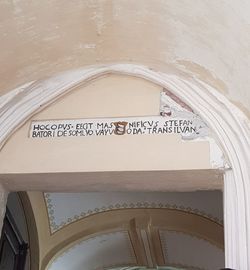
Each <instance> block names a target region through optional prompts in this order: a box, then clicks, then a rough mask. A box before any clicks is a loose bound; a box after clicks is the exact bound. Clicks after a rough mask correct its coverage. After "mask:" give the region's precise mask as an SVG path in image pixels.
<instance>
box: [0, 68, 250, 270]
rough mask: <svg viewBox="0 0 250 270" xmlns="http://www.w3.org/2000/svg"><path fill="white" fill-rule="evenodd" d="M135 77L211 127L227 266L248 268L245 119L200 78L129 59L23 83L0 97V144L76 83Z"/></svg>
mask: <svg viewBox="0 0 250 270" xmlns="http://www.w3.org/2000/svg"><path fill="white" fill-rule="evenodd" d="M110 73H117V74H125V75H129V76H135V77H140V78H143V79H146V80H148V81H151V82H153V83H155V84H158V85H161V86H162V87H164V88H166V89H168V90H169V91H171V92H172V93H173V94H174V95H176V96H177V97H179V98H180V99H181V100H182V101H184V102H185V103H186V104H187V105H188V106H190V107H191V108H192V109H193V110H194V111H195V112H196V113H197V114H198V115H200V117H201V118H202V119H203V120H204V121H205V122H206V123H207V125H208V126H209V127H210V128H211V130H212V131H213V135H214V137H215V139H216V140H217V143H218V144H219V145H220V146H221V147H222V149H223V151H224V153H225V154H226V155H227V157H228V161H229V163H230V165H231V168H232V169H230V170H229V169H228V170H227V171H225V186H224V193H225V196H224V197H225V206H224V213H225V244H226V245H225V253H226V267H231V268H234V269H237V270H247V269H250V195H249V190H250V170H249V164H250V124H249V119H248V118H247V117H246V116H245V115H244V114H243V113H242V112H241V111H240V110H239V109H238V108H237V107H236V106H234V105H233V104H232V103H231V102H230V101H229V100H227V99H226V97H225V96H223V95H222V94H220V93H219V92H218V91H217V90H215V89H214V88H212V87H211V86H209V85H207V84H205V83H204V82H202V81H200V80H197V79H186V78H181V77H178V76H176V75H172V74H171V75H170V74H164V73H160V72H156V71H152V70H151V69H149V68H147V67H144V66H139V65H133V64H115V65H103V66H91V67H89V68H84V69H79V70H76V71H70V72H66V73H62V74H59V75H58V76H54V77H52V78H49V79H46V80H41V81H35V82H31V83H28V84H26V85H24V86H22V87H20V88H18V89H15V90H13V91H12V92H10V93H9V94H7V95H5V96H3V97H1V98H0V146H1V147H3V145H4V143H5V142H6V141H7V139H8V138H9V137H10V136H11V135H12V134H13V133H14V132H15V131H16V130H17V129H18V128H19V127H20V126H21V125H22V124H24V122H25V121H27V120H28V119H29V118H30V117H31V116H32V115H34V114H35V113H37V112H39V111H41V110H42V109H44V108H45V107H46V106H48V105H49V104H51V103H52V102H54V101H55V100H56V99H58V98H59V97H61V96H63V95H65V94H66V93H68V92H70V91H71V90H72V89H74V88H75V87H76V86H79V85H81V84H85V83H87V82H89V81H91V80H93V79H95V78H97V77H100V76H103V75H106V74H110Z"/></svg>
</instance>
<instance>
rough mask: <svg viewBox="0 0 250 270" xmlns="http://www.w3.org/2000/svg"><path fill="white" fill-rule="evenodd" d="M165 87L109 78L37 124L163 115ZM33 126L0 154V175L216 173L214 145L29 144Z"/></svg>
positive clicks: (150, 141)
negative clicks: (162, 105)
mask: <svg viewBox="0 0 250 270" xmlns="http://www.w3.org/2000/svg"><path fill="white" fill-rule="evenodd" d="M161 91H162V89H161V87H159V86H157V85H155V84H152V83H150V82H148V81H145V80H143V79H138V78H133V77H127V76H118V75H112V76H111V75H110V76H107V77H104V78H101V79H98V80H96V81H94V82H92V83H91V84H89V85H87V86H85V87H80V88H79V89H76V90H75V91H73V92H71V93H70V94H69V95H67V96H65V97H63V98H62V99H60V100H59V101H57V102H56V103H54V104H52V105H51V106H50V107H48V108H47V109H45V110H44V111H42V112H41V113H38V114H37V115H36V116H35V117H33V118H32V119H35V120H38V119H62V118H65V119H70V118H78V119H79V118H94V117H117V116H119V117H121V116H140V115H143V116H147V115H159V101H160V92H161ZM29 126H30V122H29V121H28V122H27V123H26V124H25V125H24V126H23V127H22V128H21V129H19V130H18V131H17V132H16V133H15V134H14V135H13V136H12V138H11V139H10V140H9V141H8V142H7V143H6V145H5V146H4V147H3V149H2V150H1V153H0V172H1V173H2V174H7V173H43V172H45V173H50V172H95V171H143V170H144V171H149V170H193V169H196V170H199V169H211V168H212V166H211V164H210V149H209V142H206V141H182V140H181V138H180V136H178V135H175V134H174V135H142V136H139V135H138V136H128V135H124V136H106V137H84V138H82V137H77V138H48V139H46V138H45V139H34V138H28V134H29Z"/></svg>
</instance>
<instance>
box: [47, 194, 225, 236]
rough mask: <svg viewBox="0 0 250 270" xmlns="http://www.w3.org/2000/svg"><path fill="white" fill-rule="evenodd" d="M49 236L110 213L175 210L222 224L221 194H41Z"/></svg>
mask: <svg viewBox="0 0 250 270" xmlns="http://www.w3.org/2000/svg"><path fill="white" fill-rule="evenodd" d="M44 197H45V201H46V205H47V209H48V214H49V218H50V229H51V232H52V233H53V232H56V231H57V230H59V229H61V228H63V227H64V226H65V225H67V224H70V223H72V222H74V221H75V220H80V219H82V218H85V217H87V216H90V215H93V214H96V213H99V212H105V211H109V210H112V209H124V208H127V209H128V208H177V209H182V210H186V211H188V212H194V213H199V214H201V215H203V216H207V217H209V218H211V219H213V220H216V221H219V222H222V220H223V210H222V195H221V192H220V191H214V192H210V191H200V192H179V193H175V192H169V193H161V192H148V193H133V192H127V193H126V192H112V193H111V192H106V193H100V192H99V193H98V192H93V193H44Z"/></svg>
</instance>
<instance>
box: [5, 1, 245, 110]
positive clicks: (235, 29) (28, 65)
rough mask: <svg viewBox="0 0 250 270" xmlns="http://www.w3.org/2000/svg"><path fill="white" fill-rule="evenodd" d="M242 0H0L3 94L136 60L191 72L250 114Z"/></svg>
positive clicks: (166, 69) (186, 73) (177, 71)
mask: <svg viewBox="0 0 250 270" xmlns="http://www.w3.org/2000/svg"><path fill="white" fill-rule="evenodd" d="M249 9H250V3H249V1H247V0H242V1H241V2H240V4H239V2H238V1H235V0H227V1H215V0H212V1H211V0H204V1H192V3H190V1H186V0H180V1H172V0H154V1H151V0H137V1H133V0H115V1H114V0H86V1H81V0H76V1H66V0H60V1H59V0H53V1H50V0H44V1H32V2H30V1H28V0H18V1H17V0H15V1H8V0H3V1H1V2H0V36H1V44H0V52H1V53H0V64H1V65H0V78H1V80H0V93H1V94H4V93H6V92H8V91H10V90H11V89H13V88H15V87H17V86H20V85H22V84H24V83H27V82H30V81H33V80H38V79H39V80H40V79H43V78H45V77H48V76H52V75H53V74H56V73H59V72H62V71H66V70H72V69H77V68H80V67H83V66H86V65H93V64H105V63H110V62H130V63H131V62H134V63H139V64H145V65H147V66H148V67H150V68H153V69H155V70H159V71H163V72H167V73H171V74H172V73H175V74H178V75H179V76H186V77H187V76H189V77H196V78H199V79H201V80H203V81H204V82H207V83H209V84H211V85H212V86H214V88H216V89H217V90H218V91H220V92H222V93H224V94H225V95H226V96H227V97H228V98H229V99H231V100H232V101H233V102H234V103H236V104H237V105H238V106H239V107H240V108H241V109H242V110H244V111H245V112H246V113H249V109H248V108H249V105H250V92H249V91H248V85H249V80H250V79H249V76H248V71H249V65H250V64H249V63H250V61H249V60H250V59H249V57H250V54H249V44H250V34H249V31H250V30H249V24H250V18H249Z"/></svg>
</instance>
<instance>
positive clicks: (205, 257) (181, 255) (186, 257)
mask: <svg viewBox="0 0 250 270" xmlns="http://www.w3.org/2000/svg"><path fill="white" fill-rule="evenodd" d="M160 238H161V243H162V246H163V250H164V252H163V253H164V257H165V261H166V262H167V263H168V264H169V265H173V266H174V265H176V266H180V267H181V266H183V268H188V269H192V267H193V268H194V269H196V267H197V269H204V270H216V269H221V268H223V267H224V252H223V250H221V249H219V248H217V247H216V246H214V245H212V244H210V243H209V242H208V241H205V240H204V239H199V238H197V237H195V236H191V235H188V234H185V233H182V232H175V231H163V230H162V231H160Z"/></svg>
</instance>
